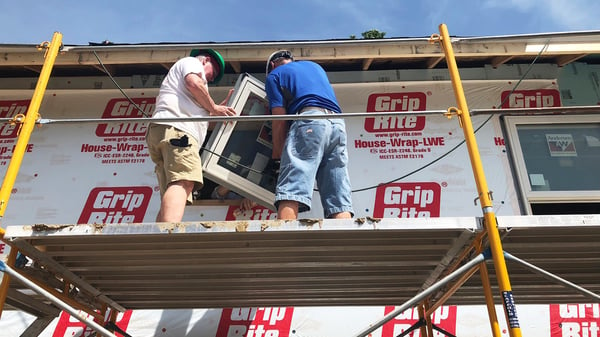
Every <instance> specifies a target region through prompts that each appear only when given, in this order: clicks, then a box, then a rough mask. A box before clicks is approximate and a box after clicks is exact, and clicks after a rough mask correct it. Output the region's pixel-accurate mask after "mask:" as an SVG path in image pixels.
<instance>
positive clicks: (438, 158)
mask: <svg viewBox="0 0 600 337" xmlns="http://www.w3.org/2000/svg"><path fill="white" fill-rule="evenodd" d="M549 44H550V40H547V41H546V43H545V44H544V47H543V48H542V49H541V50H540V52H539V53H538V54H537V55H536V57H535V58H534V59H533V60H532V61H531V63H530V64H529V66H528V67H527V69H526V70H525V72H524V73H523V75H522V76H521V77H520V78H519V80H518V81H517V83H515V85H514V86H513V88H512V89H511V91H510V92H509V93H508V95H506V97H504V99H503V100H502V101H501V102H500V105H499V107H502V106H503V105H504V103H506V100H507V99H508V98H509V97H510V95H512V94H513V93H514V92H515V90H517V88H518V87H519V85H520V84H521V82H523V80H524V79H525V77H526V76H527V75H528V74H529V72H530V71H531V69H532V68H533V65H534V64H535V63H536V62H537V60H538V59H539V58H540V56H541V55H542V53H543V52H544V51H546V50H547V49H548V45H549ZM493 116H494V115H493V114H490V115H489V116H488V118H486V119H485V120H484V121H483V122H482V123H481V125H479V127H477V128H476V129H474V131H473V133H477V132H478V131H479V130H480V129H481V128H482V127H484V126H485V125H486V124H487V123H488V122H489V121H490V120H491V119H492V117H493ZM465 143H466V140H462V141H460V142H459V143H458V144H457V145H456V146H454V147H453V148H451V149H450V150H448V151H447V152H446V153H444V154H442V155H441V156H439V157H437V158H436V159H434V160H432V161H431V162H429V163H427V164H425V165H423V166H421V167H419V168H417V169H415V170H413V171H411V172H409V173H407V174H405V175H403V176H401V177H398V178H396V179H393V180H390V181H387V182H384V183H380V184H377V185H373V186H368V187H364V188H359V189H356V190H352V193H357V192H364V191H368V190H371V189H375V188H377V187H379V186H382V185H387V184H391V183H394V182H397V181H399V180H402V179H405V178H407V177H410V176H411V175H413V174H415V173H418V172H420V171H422V170H424V169H426V168H427V167H429V166H431V165H433V164H435V163H437V162H438V161H440V160H441V159H442V158H444V157H446V156H448V155H449V154H451V153H452V152H454V151H456V149H458V148H459V147H461V146H462V145H464V144H465Z"/></svg>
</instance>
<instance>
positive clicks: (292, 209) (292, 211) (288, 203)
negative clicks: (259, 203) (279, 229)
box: [277, 200, 298, 220]
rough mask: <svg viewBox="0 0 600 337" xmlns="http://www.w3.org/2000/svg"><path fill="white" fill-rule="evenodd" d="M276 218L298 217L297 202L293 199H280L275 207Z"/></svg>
mask: <svg viewBox="0 0 600 337" xmlns="http://www.w3.org/2000/svg"><path fill="white" fill-rule="evenodd" d="M277 219H279V220H296V219H298V202H297V201H293V200H281V201H280V202H279V206H278V207H277Z"/></svg>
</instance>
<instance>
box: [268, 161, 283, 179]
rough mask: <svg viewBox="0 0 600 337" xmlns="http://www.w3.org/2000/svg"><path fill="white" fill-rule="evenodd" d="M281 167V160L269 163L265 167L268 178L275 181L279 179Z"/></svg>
mask: <svg viewBox="0 0 600 337" xmlns="http://www.w3.org/2000/svg"><path fill="white" fill-rule="evenodd" d="M280 166H281V160H279V159H270V160H269V161H268V162H267V166H266V167H265V170H264V173H265V174H266V175H268V176H271V177H273V178H274V179H275V180H277V178H278V177H279V167H280Z"/></svg>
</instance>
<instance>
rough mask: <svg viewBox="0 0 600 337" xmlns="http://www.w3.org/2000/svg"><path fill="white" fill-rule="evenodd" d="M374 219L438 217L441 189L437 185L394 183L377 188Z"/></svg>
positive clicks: (429, 183) (427, 183)
mask: <svg viewBox="0 0 600 337" xmlns="http://www.w3.org/2000/svg"><path fill="white" fill-rule="evenodd" d="M375 193H376V194H375V207H374V209H373V216H374V217H376V218H430V217H439V216H440V199H441V187H440V185H439V184H437V183H431V182H424V183H394V184H386V185H381V186H379V187H377V191H376V192H375Z"/></svg>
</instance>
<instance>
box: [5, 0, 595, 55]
mask: <svg viewBox="0 0 600 337" xmlns="http://www.w3.org/2000/svg"><path fill="white" fill-rule="evenodd" d="M598 13H600V1H598V0H343V1H339V0H338V1H335V0H333V1H328V0H304V1H286V0H280V1H263V0H255V1H253V0H246V1H234V0H213V1H212V2H210V1H206V0H205V1H177V0H160V1H159V0H144V1H128V0H120V1H115V0H102V1H86V0H79V1H71V0H38V1H33V0H0V44H38V43H40V42H42V41H47V40H50V39H51V38H52V35H53V33H54V32H55V31H58V32H61V33H62V34H63V43H64V44H66V45H87V44H88V43H89V42H102V41H104V40H108V41H111V42H114V43H161V42H171V43H176V42H184V43H185V42H209V41H213V42H240V41H290V40H294V41H295V40H321V39H323V40H327V39H345V38H348V37H349V36H350V35H356V36H357V37H358V38H360V37H361V33H362V32H364V31H367V30H370V29H378V30H380V31H382V32H385V33H386V35H385V37H387V38H391V37H428V36H430V35H431V34H433V33H438V25H439V24H440V23H445V24H446V25H447V26H448V30H449V32H450V35H454V36H463V37H464V36H496V35H515V34H531V33H555V32H565V31H588V30H600V19H599V18H598Z"/></svg>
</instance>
